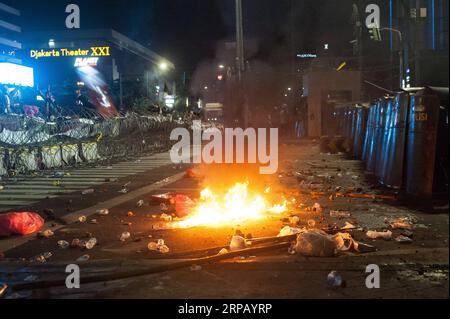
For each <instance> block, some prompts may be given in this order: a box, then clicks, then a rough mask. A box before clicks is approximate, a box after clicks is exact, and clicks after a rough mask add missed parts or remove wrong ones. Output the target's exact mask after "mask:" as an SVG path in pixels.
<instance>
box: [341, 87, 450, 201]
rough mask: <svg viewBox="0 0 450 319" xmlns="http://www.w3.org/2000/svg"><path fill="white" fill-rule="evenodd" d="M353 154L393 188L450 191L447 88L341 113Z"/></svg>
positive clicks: (425, 192)
mask: <svg viewBox="0 0 450 319" xmlns="http://www.w3.org/2000/svg"><path fill="white" fill-rule="evenodd" d="M339 117H340V118H339V120H340V123H341V124H340V131H341V134H343V135H344V136H346V137H347V139H349V140H350V141H351V144H352V146H353V147H352V152H353V156H354V157H355V158H358V159H362V160H363V161H364V162H365V164H366V169H367V170H368V171H369V172H371V173H373V175H375V177H376V178H377V180H378V181H379V182H380V183H381V184H383V185H385V186H387V187H390V188H394V189H404V190H406V192H407V193H408V194H412V195H431V194H433V193H440V192H446V191H448V89H436V88H424V89H420V90H415V91H409V92H401V93H397V94H395V95H390V96H385V97H383V98H381V99H379V100H377V101H375V102H373V103H372V104H370V105H369V106H356V107H347V108H344V109H342V110H341V111H340V116H339Z"/></svg>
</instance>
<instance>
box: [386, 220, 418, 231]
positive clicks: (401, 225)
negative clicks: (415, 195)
mask: <svg viewBox="0 0 450 319" xmlns="http://www.w3.org/2000/svg"><path fill="white" fill-rule="evenodd" d="M390 226H391V227H392V228H393V229H407V230H411V229H413V228H414V225H413V221H412V220H411V219H410V218H409V217H400V218H396V219H394V220H392V221H391V222H390Z"/></svg>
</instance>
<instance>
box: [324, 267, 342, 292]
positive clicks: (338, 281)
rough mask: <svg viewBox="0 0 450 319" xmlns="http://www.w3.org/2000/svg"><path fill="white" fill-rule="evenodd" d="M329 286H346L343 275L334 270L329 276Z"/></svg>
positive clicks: (334, 287)
mask: <svg viewBox="0 0 450 319" xmlns="http://www.w3.org/2000/svg"><path fill="white" fill-rule="evenodd" d="M327 286H328V287H329V288H332V289H336V288H341V287H342V288H344V287H345V281H344V280H343V279H342V276H341V275H340V274H339V273H338V272H337V271H336V270H333V271H332V272H330V273H329V274H328V276H327Z"/></svg>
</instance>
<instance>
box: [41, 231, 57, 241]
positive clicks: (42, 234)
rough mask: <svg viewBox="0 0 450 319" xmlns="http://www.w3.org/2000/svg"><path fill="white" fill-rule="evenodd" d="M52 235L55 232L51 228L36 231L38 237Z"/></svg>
mask: <svg viewBox="0 0 450 319" xmlns="http://www.w3.org/2000/svg"><path fill="white" fill-rule="evenodd" d="M54 235H55V233H54V232H53V231H52V230H51V229H46V230H44V231H41V232H39V233H38V237H41V238H47V239H48V238H50V237H53V236H54Z"/></svg>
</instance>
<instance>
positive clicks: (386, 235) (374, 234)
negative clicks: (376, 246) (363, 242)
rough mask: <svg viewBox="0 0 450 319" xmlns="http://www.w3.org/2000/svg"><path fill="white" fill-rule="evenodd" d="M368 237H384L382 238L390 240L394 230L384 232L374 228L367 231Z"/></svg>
mask: <svg viewBox="0 0 450 319" xmlns="http://www.w3.org/2000/svg"><path fill="white" fill-rule="evenodd" d="M366 235H367V237H369V238H371V239H378V238H382V239H386V240H389V239H391V238H392V232H391V231H390V230H386V231H384V232H378V231H374V230H369V231H368V232H367V233H366Z"/></svg>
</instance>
